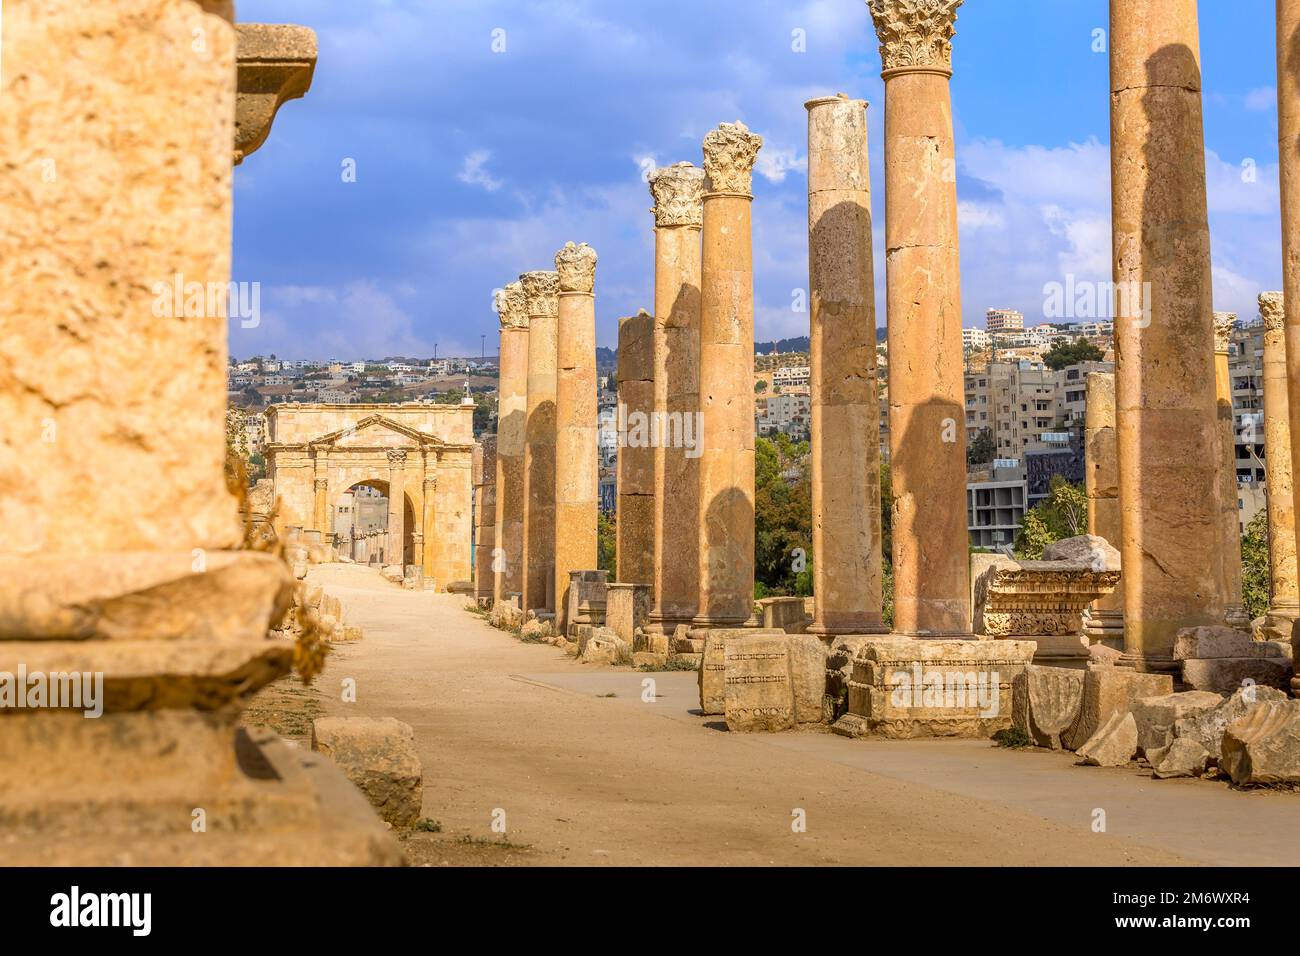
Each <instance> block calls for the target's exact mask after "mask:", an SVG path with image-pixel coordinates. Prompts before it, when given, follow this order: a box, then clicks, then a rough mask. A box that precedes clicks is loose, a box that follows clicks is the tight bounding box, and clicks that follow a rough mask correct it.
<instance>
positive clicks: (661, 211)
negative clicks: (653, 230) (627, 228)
mask: <svg viewBox="0 0 1300 956" xmlns="http://www.w3.org/2000/svg"><path fill="white" fill-rule="evenodd" d="M650 195H651V196H653V197H654V201H655V205H654V209H652V210H651V211H652V212H653V213H654V214H655V226H656V227H659V228H663V227H665V226H703V225H704V170H702V169H700V168H699V167H698V166H695V165H693V164H691V163H677V164H676V165H673V166H662V167H660V168H659V169H656V170H654V171H653V172H651V173H650Z"/></svg>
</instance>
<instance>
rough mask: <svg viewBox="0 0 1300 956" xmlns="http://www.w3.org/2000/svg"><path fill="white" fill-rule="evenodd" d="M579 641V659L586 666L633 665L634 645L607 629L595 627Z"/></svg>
mask: <svg viewBox="0 0 1300 956" xmlns="http://www.w3.org/2000/svg"><path fill="white" fill-rule="evenodd" d="M583 637H585V640H583V639H582V638H580V639H579V645H578V659H579V660H580V661H582V662H583V663H584V664H631V663H632V645H631V644H629V643H628V642H627V641H624V640H622V639H621V638H620V637H619V636H618V635H617V634H615V633H614V632H613V631H612V630H610V629H609V628H607V627H594V628H592V629H591V632H590V634H589V635H586V634H584V635H583Z"/></svg>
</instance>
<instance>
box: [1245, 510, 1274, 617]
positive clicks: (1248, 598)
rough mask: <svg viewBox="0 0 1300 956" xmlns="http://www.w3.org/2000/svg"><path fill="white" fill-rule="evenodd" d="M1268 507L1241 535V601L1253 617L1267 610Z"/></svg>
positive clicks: (1254, 518) (1252, 519)
mask: <svg viewBox="0 0 1300 956" xmlns="http://www.w3.org/2000/svg"><path fill="white" fill-rule="evenodd" d="M1268 597H1269V596H1268V509H1267V508H1264V509H1263V510H1261V511H1260V512H1259V513H1258V514H1257V515H1255V517H1253V518H1251V519H1250V523H1249V524H1248V525H1246V533H1245V534H1243V535H1242V536H1241V601H1242V603H1243V604H1244V605H1246V613H1247V614H1249V615H1250V616H1251V617H1252V618H1256V617H1259V616H1260V615H1261V614H1263V613H1264V612H1266V611H1267V610H1268Z"/></svg>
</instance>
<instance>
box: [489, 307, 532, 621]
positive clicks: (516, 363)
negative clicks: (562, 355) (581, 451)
mask: <svg viewBox="0 0 1300 956" xmlns="http://www.w3.org/2000/svg"><path fill="white" fill-rule="evenodd" d="M496 308H497V315H498V316H499V317H500V320H501V339H500V341H501V346H500V352H499V355H500V358H499V360H498V361H499V366H498V372H499V375H500V378H499V384H498V389H497V444H496V452H497V453H496V529H497V530H496V544H495V547H494V553H493V557H492V571H493V579H492V600H493V603H496V602H499V601H508V600H509V599H510V598H511V596H512V595H515V594H521V593H522V592H523V589H524V585H523V566H524V496H525V488H524V446H525V443H526V440H527V419H528V310H527V306H526V303H525V299H524V287H523V284H522V283H520V282H511V283H509V284H508V285H507V286H506V287H505V288H504V289H502V290H501V292H500V293H499V294H498V296H497V302H496Z"/></svg>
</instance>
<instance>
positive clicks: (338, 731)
mask: <svg viewBox="0 0 1300 956" xmlns="http://www.w3.org/2000/svg"><path fill="white" fill-rule="evenodd" d="M311 749H312V750H315V751H318V752H320V753H322V754H324V755H325V756H327V757H329V758H330V759H331V760H332V761H334V763H335V764H336V765H337V766H338V768H339V769H340V770H342V771H343V773H344V775H345V776H346V777H347V778H348V779H349V780H350V781H352V783H353V784H354V785H355V786H356V787H357V789H358V790H360V791H361V792H362V793H363V794H365V797H366V799H367V800H369V801H370V805H371V806H372V807H374V808H375V809H376V810H377V811H378V812H379V815H380V816H381V817H383V818H384V819H385V820H386V821H388V822H389V823H391V824H392V825H393V826H395V827H406V826H411V825H412V824H413V823H415V821H416V820H417V819H419V816H420V806H421V803H422V802H423V798H424V783H423V772H422V770H421V767H420V758H419V756H418V755H417V754H416V750H415V731H413V730H412V729H411V727H410V725H409V724H404V723H402V722H401V721H400V720H395V719H393V718H392V717H318V718H317V719H316V720H313V721H312V726H311Z"/></svg>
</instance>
